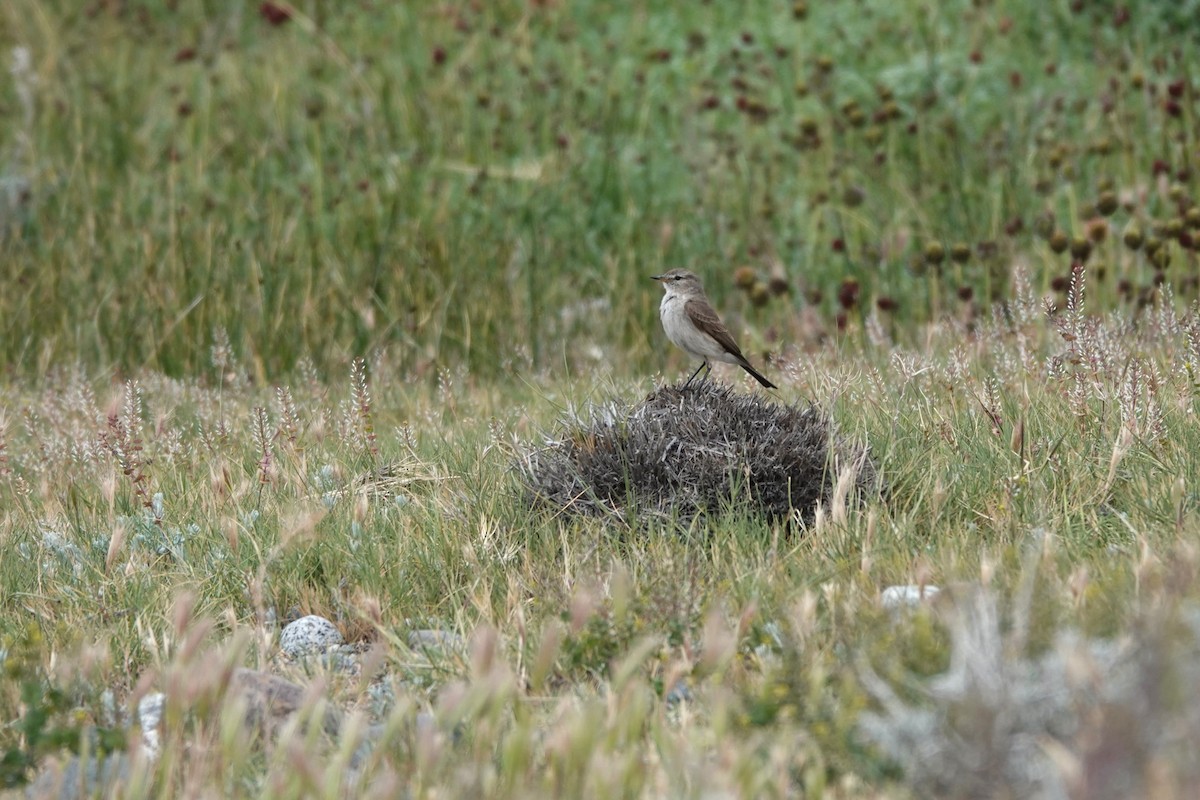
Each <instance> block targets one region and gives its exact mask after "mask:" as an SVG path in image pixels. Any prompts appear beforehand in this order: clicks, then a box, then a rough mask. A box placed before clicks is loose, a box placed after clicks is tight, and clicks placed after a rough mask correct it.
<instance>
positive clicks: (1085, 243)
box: [1071, 236, 1092, 261]
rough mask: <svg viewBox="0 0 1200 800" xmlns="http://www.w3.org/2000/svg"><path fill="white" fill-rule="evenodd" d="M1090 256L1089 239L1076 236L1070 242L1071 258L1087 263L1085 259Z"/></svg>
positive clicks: (1090, 245)
mask: <svg viewBox="0 0 1200 800" xmlns="http://www.w3.org/2000/svg"><path fill="white" fill-rule="evenodd" d="M1091 254H1092V242H1091V240H1090V239H1085V238H1083V237H1082V236H1076V237H1075V238H1074V239H1072V240H1071V257H1072V258H1074V259H1076V260H1077V261H1087V257H1088V256H1090V255H1091Z"/></svg>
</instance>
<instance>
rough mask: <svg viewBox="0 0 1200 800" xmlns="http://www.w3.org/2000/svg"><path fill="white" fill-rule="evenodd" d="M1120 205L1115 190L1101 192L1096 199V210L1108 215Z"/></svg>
mask: <svg viewBox="0 0 1200 800" xmlns="http://www.w3.org/2000/svg"><path fill="white" fill-rule="evenodd" d="M1119 205H1120V204H1119V203H1118V202H1117V193H1116V192H1114V191H1107V192H1101V193H1100V197H1099V198H1097V200H1096V210H1097V211H1099V212H1100V213H1101V214H1103V215H1104V216H1106V217H1107V216H1109V215H1110V214H1112V213H1113V212H1114V211H1116V210H1117V207H1118V206H1119Z"/></svg>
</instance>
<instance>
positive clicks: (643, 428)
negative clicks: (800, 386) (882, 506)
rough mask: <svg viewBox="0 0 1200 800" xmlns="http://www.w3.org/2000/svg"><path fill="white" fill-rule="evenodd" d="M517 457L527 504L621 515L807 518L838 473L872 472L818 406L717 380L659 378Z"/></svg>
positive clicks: (867, 480) (862, 480)
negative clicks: (634, 398) (643, 393)
mask: <svg viewBox="0 0 1200 800" xmlns="http://www.w3.org/2000/svg"><path fill="white" fill-rule="evenodd" d="M520 466H521V472H522V476H523V479H524V482H525V487H526V490H527V496H528V498H529V500H530V503H531V505H534V506H544V507H549V508H552V509H555V510H562V511H564V512H566V513H568V514H578V515H585V516H604V515H617V516H619V517H621V518H623V519H625V520H626V521H631V520H632V519H634V518H636V517H637V516H639V515H643V516H644V515H649V516H659V517H665V518H674V519H678V520H681V521H683V522H688V521H690V520H691V519H692V518H694V517H695V516H696V515H697V514H701V513H704V512H713V511H718V510H721V509H722V508H725V507H734V506H738V507H745V508H748V509H752V510H755V511H758V512H760V513H761V514H763V515H764V516H766V517H767V518H768V519H771V520H780V519H784V518H787V517H788V516H789V515H790V514H791V513H792V511H793V510H796V511H798V512H799V513H800V514H801V516H803V517H804V518H806V519H811V518H812V516H813V512H814V510H815V507H816V505H817V503H818V501H820V502H822V503H824V504H826V505H828V503H829V501H830V499H831V496H832V494H833V490H834V485H835V483H836V482H837V479H838V476H839V472H841V471H844V470H846V469H852V470H857V476H856V477H855V480H856V481H857V485H858V487H859V489H865V488H868V487H874V486H875V483H876V477H875V468H874V465H873V464H872V463H871V461H870V459H868V458H867V456H866V452H865V451H864V450H863V449H862V448H855V447H853V446H851V445H850V444H849V443H848V442H847V441H846V440H844V439H843V438H842V437H840V436H839V435H838V434H837V432H836V431H835V429H834V425H833V423H832V422H831V421H830V419H829V418H828V417H826V416H824V415H823V414H822V413H821V412H820V411H818V410H817V409H816V408H815V407H813V406H811V405H804V406H800V405H785V404H783V403H779V402H777V401H775V400H773V399H771V398H769V397H767V396H765V395H763V394H739V393H737V392H735V391H734V390H733V389H731V388H729V387H728V386H722V385H719V384H716V383H714V382H702V383H699V384H693V385H691V386H666V387H663V388H660V389H658V390H656V391H654V392H652V393H651V394H650V395H649V396H648V397H647V398H646V399H645V400H644V401H642V402H641V403H639V404H638V405H637V406H635V407H634V408H632V409H630V408H626V407H622V406H620V405H618V404H610V405H608V406H605V407H602V408H596V409H593V410H592V412H591V418H590V419H589V420H587V421H584V422H582V423H576V424H574V425H572V426H569V427H568V430H567V431H566V432H565V433H564V434H563V435H562V436H561V438H559V439H557V440H553V441H551V442H549V443H548V444H547V445H546V446H544V447H542V448H541V449H539V450H536V451H534V452H532V453H529V454H527V455H526V456H525V457H524V459H523V460H522V463H521V465H520Z"/></svg>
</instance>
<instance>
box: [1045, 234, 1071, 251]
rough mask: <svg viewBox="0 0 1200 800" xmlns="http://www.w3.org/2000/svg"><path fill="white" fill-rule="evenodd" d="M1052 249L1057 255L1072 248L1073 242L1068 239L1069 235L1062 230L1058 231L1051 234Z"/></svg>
mask: <svg viewBox="0 0 1200 800" xmlns="http://www.w3.org/2000/svg"><path fill="white" fill-rule="evenodd" d="M1049 244H1050V249H1051V250H1053V251H1054V252H1055V253H1061V252H1063V251H1064V250H1066V249H1067V248H1068V247H1070V246H1071V240H1070V239H1068V238H1067V234H1065V233H1063V232H1062V231H1061V230H1057V231H1055V232H1054V233H1052V234H1050V240H1049Z"/></svg>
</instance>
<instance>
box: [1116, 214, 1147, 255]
mask: <svg viewBox="0 0 1200 800" xmlns="http://www.w3.org/2000/svg"><path fill="white" fill-rule="evenodd" d="M1121 240H1122V241H1124V242H1125V246H1126V247H1128V248H1129V249H1130V250H1139V249H1141V246H1142V244H1143V242H1145V240H1146V239H1145V237H1144V236H1143V235H1142V229H1141V228H1140V227H1138V224H1137V222H1135V221H1134V220H1129V224H1128V225H1126V226H1125V232H1124V233H1123V234H1121Z"/></svg>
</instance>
